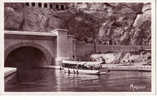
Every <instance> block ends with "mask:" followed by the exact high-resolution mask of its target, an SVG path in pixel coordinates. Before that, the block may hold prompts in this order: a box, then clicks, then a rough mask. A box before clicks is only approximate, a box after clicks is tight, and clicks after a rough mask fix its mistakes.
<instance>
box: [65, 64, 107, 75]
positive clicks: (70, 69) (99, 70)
mask: <svg viewBox="0 0 157 100" xmlns="http://www.w3.org/2000/svg"><path fill="white" fill-rule="evenodd" d="M101 63H102V62H95V61H62V69H63V70H64V71H65V72H66V73H68V74H95V75H101V74H105V73H107V72H109V70H108V69H107V68H103V67H102V65H101Z"/></svg>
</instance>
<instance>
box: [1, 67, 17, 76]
mask: <svg viewBox="0 0 157 100" xmlns="http://www.w3.org/2000/svg"><path fill="white" fill-rule="evenodd" d="M16 70H17V69H16V68H12V67H5V68H4V77H5V78H6V77H8V76H9V75H11V74H13V73H15V72H16Z"/></svg>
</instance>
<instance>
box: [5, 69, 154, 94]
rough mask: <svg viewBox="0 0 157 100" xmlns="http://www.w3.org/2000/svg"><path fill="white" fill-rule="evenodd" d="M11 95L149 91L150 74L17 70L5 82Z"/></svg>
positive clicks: (136, 72)
mask: <svg viewBox="0 0 157 100" xmlns="http://www.w3.org/2000/svg"><path fill="white" fill-rule="evenodd" d="M5 91H14V92H136V91H137V92H139V91H140V92H150V91H151V72H139V71H110V72H109V73H107V74H105V75H100V76H98V75H81V74H78V75H76V74H75V75H74V74H67V73H64V71H63V70H55V69H18V71H17V73H15V74H13V75H12V76H10V79H8V80H7V81H5Z"/></svg>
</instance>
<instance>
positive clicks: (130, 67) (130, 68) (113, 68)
mask: <svg viewBox="0 0 157 100" xmlns="http://www.w3.org/2000/svg"><path fill="white" fill-rule="evenodd" d="M102 66H103V67H104V68H108V69H109V70H111V71H151V66H150V65H138V64H137V65H134V64H133V65H124V64H103V65H102Z"/></svg>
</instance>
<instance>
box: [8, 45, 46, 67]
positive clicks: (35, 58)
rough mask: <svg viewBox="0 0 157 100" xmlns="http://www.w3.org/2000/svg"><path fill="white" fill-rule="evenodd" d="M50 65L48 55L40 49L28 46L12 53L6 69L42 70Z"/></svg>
mask: <svg viewBox="0 0 157 100" xmlns="http://www.w3.org/2000/svg"><path fill="white" fill-rule="evenodd" d="M45 65H48V59H47V58H46V55H45V54H44V53H43V52H42V51H41V50H40V49H38V48H35V47H31V46H26V47H20V48H17V49H15V50H13V51H12V52H10V53H9V54H8V56H7V58H6V61H5V66H6V67H16V68H40V67H43V66H45Z"/></svg>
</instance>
